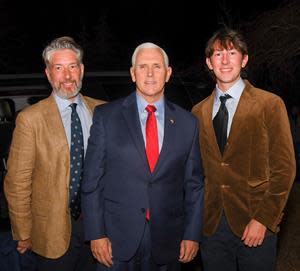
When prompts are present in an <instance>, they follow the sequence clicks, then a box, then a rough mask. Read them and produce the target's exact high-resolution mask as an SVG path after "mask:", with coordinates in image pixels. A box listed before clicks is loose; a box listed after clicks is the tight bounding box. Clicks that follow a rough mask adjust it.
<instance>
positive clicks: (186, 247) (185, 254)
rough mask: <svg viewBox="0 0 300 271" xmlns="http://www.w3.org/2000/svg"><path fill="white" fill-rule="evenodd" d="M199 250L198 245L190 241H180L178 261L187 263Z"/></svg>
mask: <svg viewBox="0 0 300 271" xmlns="http://www.w3.org/2000/svg"><path fill="white" fill-rule="evenodd" d="M198 250H199V243H198V242H195V241H191V240H182V241H181V244H180V255H179V261H180V262H182V263H188V262H190V261H191V260H193V259H194V258H195V257H196V255H197V252H198Z"/></svg>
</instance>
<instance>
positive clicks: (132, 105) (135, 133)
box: [122, 92, 150, 173]
mask: <svg viewBox="0 0 300 271" xmlns="http://www.w3.org/2000/svg"><path fill="white" fill-rule="evenodd" d="M135 95H136V94H135V92H133V93H132V94H131V95H129V96H128V97H127V98H125V100H124V102H123V104H122V106H123V110H122V113H123V116H124V119H125V121H126V124H127V127H128V130H129V134H130V137H131V139H132V141H133V143H134V145H135V147H136V148H137V150H138V153H139V155H140V159H141V161H142V162H143V164H144V165H145V169H146V171H147V172H149V173H150V169H149V166H148V160H147V156H146V151H145V142H144V138H143V134H142V130H141V124H140V119H139V114H138V110H137V104H136V96H135Z"/></svg>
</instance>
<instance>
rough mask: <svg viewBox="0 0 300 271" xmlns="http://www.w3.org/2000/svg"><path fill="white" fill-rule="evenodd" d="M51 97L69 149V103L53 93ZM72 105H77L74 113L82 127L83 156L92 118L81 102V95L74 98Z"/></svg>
mask: <svg viewBox="0 0 300 271" xmlns="http://www.w3.org/2000/svg"><path fill="white" fill-rule="evenodd" d="M53 96H54V98H55V101H56V104H57V106H58V109H59V113H60V116H61V120H62V122H63V125H64V128H65V133H66V137H67V140H68V144H69V148H70V142H71V113H72V109H71V107H70V106H69V105H70V104H71V102H70V101H69V100H66V99H62V98H60V97H59V96H57V95H56V94H55V93H54V92H53ZM74 103H77V107H76V111H77V114H78V116H79V118H80V122H81V126H82V132H83V144H84V154H85V152H86V148H87V142H88V138H89V136H90V128H91V125H92V116H91V113H90V111H89V109H88V108H87V106H86V105H85V103H84V102H83V101H82V97H81V95H77V96H76V98H75V101H74Z"/></svg>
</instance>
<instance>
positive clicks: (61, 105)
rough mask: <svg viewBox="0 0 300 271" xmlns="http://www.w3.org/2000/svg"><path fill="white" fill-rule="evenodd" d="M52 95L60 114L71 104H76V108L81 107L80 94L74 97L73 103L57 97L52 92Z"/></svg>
mask: <svg viewBox="0 0 300 271" xmlns="http://www.w3.org/2000/svg"><path fill="white" fill-rule="evenodd" d="M52 95H53V96H54V99H55V101H56V104H57V106H58V109H59V111H60V112H63V111H65V110H66V109H67V108H68V107H69V105H70V104H71V103H77V105H78V106H81V105H82V103H83V102H82V98H81V95H80V94H79V95H77V96H76V97H75V100H74V101H73V102H70V101H69V100H67V99H63V98H61V97H59V96H58V95H57V94H56V93H55V92H54V91H53V92H52Z"/></svg>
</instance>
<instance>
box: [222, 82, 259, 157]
mask: <svg viewBox="0 0 300 271" xmlns="http://www.w3.org/2000/svg"><path fill="white" fill-rule="evenodd" d="M254 103H255V100H254V99H253V98H252V95H251V86H250V85H247V84H246V87H245V89H244V91H243V93H242V95H241V98H240V100H239V104H238V106H237V109H236V112H235V114H234V117H233V120H232V124H231V129H230V133H229V136H228V141H229V142H234V143H235V144H234V145H236V143H237V142H238V139H239V138H240V135H241V134H244V133H245V132H246V131H245V129H247V125H248V124H247V122H246V121H245V120H246V119H247V115H248V114H249V112H251V109H252V108H253V107H254ZM231 145H232V144H229V146H228V148H227V149H225V152H224V155H225V154H226V153H227V152H230V149H231Z"/></svg>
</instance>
